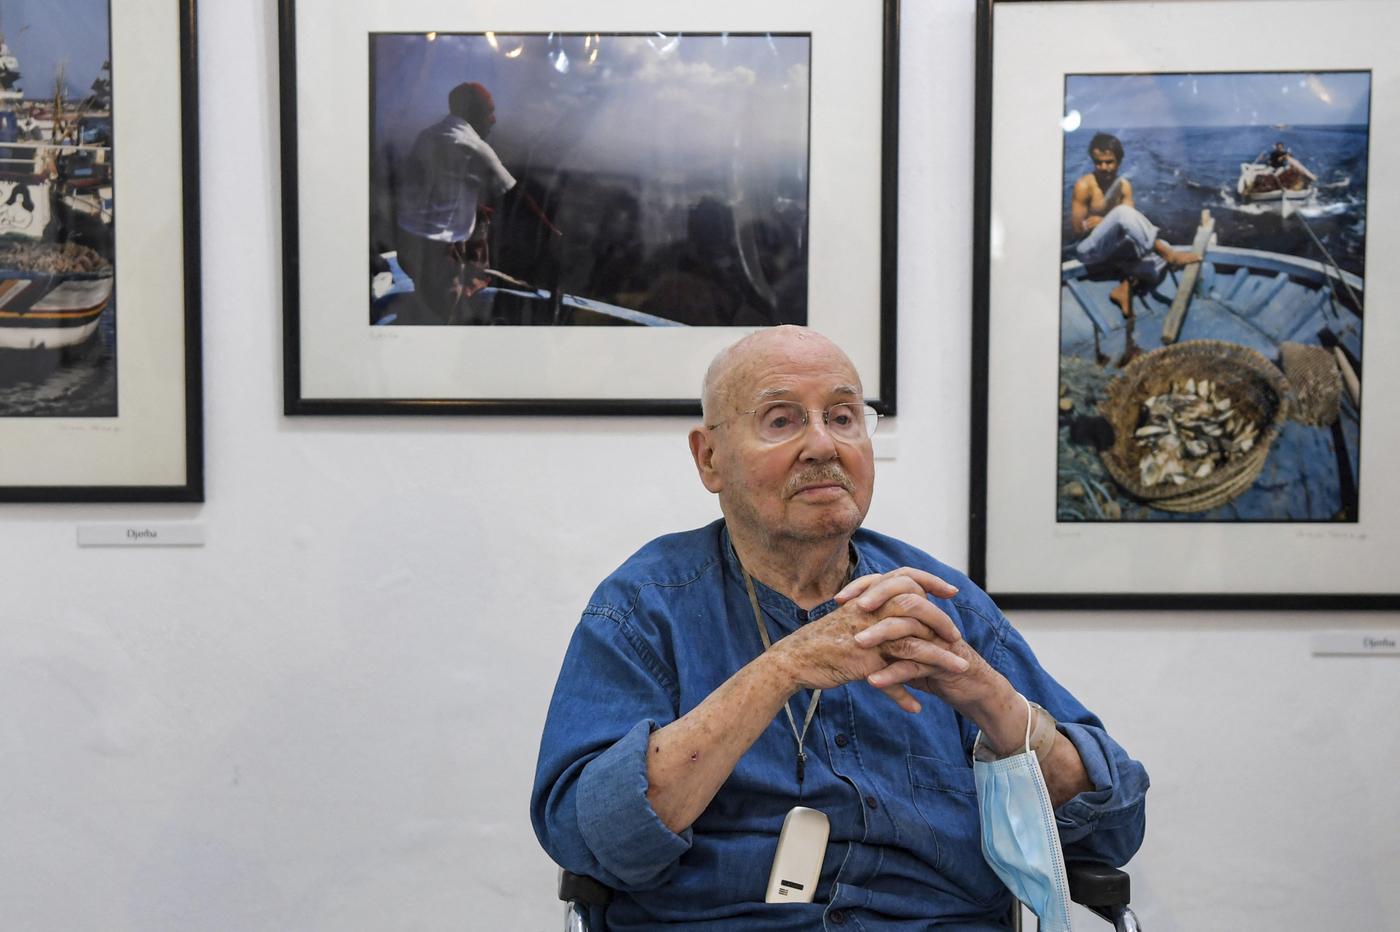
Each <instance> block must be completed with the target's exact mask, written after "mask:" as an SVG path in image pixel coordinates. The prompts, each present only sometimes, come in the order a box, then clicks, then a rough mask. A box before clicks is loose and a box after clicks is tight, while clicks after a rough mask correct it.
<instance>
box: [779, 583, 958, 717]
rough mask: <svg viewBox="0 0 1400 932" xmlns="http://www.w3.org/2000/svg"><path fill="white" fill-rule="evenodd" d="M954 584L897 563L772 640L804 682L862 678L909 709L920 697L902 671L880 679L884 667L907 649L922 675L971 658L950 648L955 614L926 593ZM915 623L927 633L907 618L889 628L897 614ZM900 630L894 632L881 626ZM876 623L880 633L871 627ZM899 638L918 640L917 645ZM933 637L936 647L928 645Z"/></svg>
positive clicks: (814, 684) (815, 684) (823, 685)
mask: <svg viewBox="0 0 1400 932" xmlns="http://www.w3.org/2000/svg"><path fill="white" fill-rule="evenodd" d="M956 591H957V590H956V589H955V588H953V587H952V586H949V585H948V584H947V583H945V582H943V581H942V580H940V579H938V578H937V577H936V576H933V575H931V574H928V573H924V572H922V571H921V570H913V569H909V570H896V571H894V572H892V573H886V574H884V575H882V576H866V577H862V578H861V579H858V580H855V581H854V582H852V583H851V584H850V585H848V586H847V587H846V588H845V589H843V590H842V591H841V592H840V593H838V595H837V601H838V602H840V603H842V604H841V607H840V608H838V609H836V611H834V612H832V613H831V614H829V615H826V616H825V617H823V618H820V619H818V620H817V621H814V622H811V623H809V624H806V625H803V626H802V627H801V628H799V629H798V630H797V631H795V632H793V633H792V634H790V635H788V636H787V637H785V638H783V639H782V640H781V641H778V642H777V643H776V644H774V645H773V649H774V652H775V653H777V655H778V658H779V660H780V662H782V663H783V666H784V669H785V670H786V671H787V674H788V676H790V677H791V678H792V680H793V681H794V682H795V683H796V684H797V685H798V686H799V687H802V688H807V689H830V688H832V687H835V686H841V685H844V684H846V683H850V682H854V681H855V680H861V679H864V680H866V681H867V682H869V683H871V685H873V686H875V687H876V688H877V689H879V690H880V691H881V692H883V693H885V695H887V696H889V697H890V698H891V699H892V700H894V701H895V702H896V703H897V704H898V705H899V706H900V708H902V709H904V710H905V711H908V712H917V711H919V708H920V705H919V702H918V700H917V699H915V698H914V697H913V696H912V695H911V694H910V693H909V691H908V690H907V689H905V688H904V686H903V681H904V679H907V677H905V678H900V677H899V676H895V677H893V678H888V680H880V679H878V678H879V677H880V676H881V675H882V671H885V670H887V669H888V668H889V667H891V665H892V664H894V663H900V662H902V661H903V660H904V658H905V657H906V655H907V656H916V657H917V658H918V661H919V663H920V666H919V669H918V675H920V676H922V675H925V674H926V673H927V672H928V669H929V668H930V667H936V668H939V669H940V670H942V671H946V672H948V673H956V672H959V671H961V670H964V669H966V666H967V661H965V660H964V659H963V658H962V657H960V656H958V654H957V653H956V652H954V651H952V650H950V649H949V647H950V645H951V644H953V643H954V642H956V641H960V639H961V634H960V633H959V632H958V629H957V626H955V625H954V624H953V622H952V620H951V619H950V618H948V616H947V615H945V614H943V612H942V611H941V610H940V609H939V608H938V607H937V606H936V605H934V604H933V603H932V602H930V601H929V600H928V597H927V596H928V593H930V592H932V593H936V594H938V595H942V596H949V595H952V594H953V593H954V592H956ZM901 619H902V620H903V621H906V622H911V623H914V624H917V625H918V626H919V628H920V629H921V630H922V631H923V636H922V637H921V636H920V635H919V634H917V633H916V632H914V631H913V629H912V628H909V627H907V626H905V627H900V628H898V629H891V628H890V625H891V624H896V623H898V622H899V621H900V620H901ZM891 630H898V631H899V633H898V634H896V635H893V636H890V635H888V634H885V633H882V632H888V631H891ZM871 631H875V632H876V634H875V635H873V636H872V635H869V634H868V632H871ZM894 641H899V642H905V641H911V642H912V641H920V642H921V644H920V646H919V648H918V649H917V651H915V649H914V648H913V647H909V646H904V645H903V644H902V643H900V644H893V646H892V643H891V642H894ZM929 645H933V646H932V649H928V646H929Z"/></svg>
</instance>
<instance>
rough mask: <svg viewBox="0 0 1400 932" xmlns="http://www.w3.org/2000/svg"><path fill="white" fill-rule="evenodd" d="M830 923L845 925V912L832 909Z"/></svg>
mask: <svg viewBox="0 0 1400 932" xmlns="http://www.w3.org/2000/svg"><path fill="white" fill-rule="evenodd" d="M831 924H832V925H834V926H843V925H845V924H846V913H845V912H844V911H843V910H839V909H833V910H832V911H831Z"/></svg>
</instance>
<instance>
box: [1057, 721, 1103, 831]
mask: <svg viewBox="0 0 1400 932" xmlns="http://www.w3.org/2000/svg"><path fill="white" fill-rule="evenodd" d="M1060 730H1061V732H1062V733H1063V734H1064V736H1065V737H1066V738H1068V739H1069V740H1070V741H1071V742H1073V743H1074V747H1075V750H1077V751H1078V752H1079V759H1080V760H1082V761H1083V762H1084V773H1085V774H1086V775H1087V776H1088V778H1089V785H1090V786H1091V787H1093V789H1090V790H1086V791H1084V792H1083V793H1080V794H1079V795H1078V796H1075V797H1073V798H1072V799H1069V800H1066V801H1065V803H1064V805H1062V806H1060V808H1059V809H1058V810H1056V812H1055V820H1056V822H1058V823H1059V826H1060V828H1061V829H1074V828H1092V827H1093V826H1094V823H1096V822H1097V821H1098V819H1099V816H1100V815H1101V814H1102V810H1103V809H1104V808H1105V807H1106V806H1109V805H1111V801H1112V799H1113V772H1112V771H1111V770H1110V768H1109V764H1108V758H1107V757H1105V756H1104V752H1103V748H1102V746H1101V745H1100V744H1099V742H1098V740H1097V738H1096V737H1095V736H1094V735H1093V734H1091V733H1090V730H1089V729H1088V728H1086V727H1085V726H1083V725H1079V724H1076V723H1074V722H1067V723H1066V722H1061V723H1060Z"/></svg>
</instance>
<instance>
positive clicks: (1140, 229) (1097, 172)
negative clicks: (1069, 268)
mask: <svg viewBox="0 0 1400 932" xmlns="http://www.w3.org/2000/svg"><path fill="white" fill-rule="evenodd" d="M1089 158H1091V159H1092V160H1093V162H1094V170H1093V171H1091V172H1089V173H1087V174H1085V175H1083V176H1082V177H1080V179H1079V180H1078V181H1076V182H1075V183H1074V193H1073V195H1072V196H1071V199H1070V207H1069V221H1070V227H1071V228H1072V229H1073V230H1074V235H1075V236H1078V237H1083V238H1082V239H1081V240H1080V241H1079V244H1078V245H1077V246H1075V250H1074V251H1075V255H1076V256H1077V257H1078V259H1079V261H1081V262H1083V263H1084V264H1085V265H1086V266H1109V267H1112V268H1114V269H1115V270H1117V271H1118V273H1119V274H1120V275H1121V276H1122V279H1123V280H1122V281H1121V282H1119V283H1118V287H1116V288H1114V289H1113V291H1112V292H1111V293H1110V295H1109V297H1111V298H1112V299H1113V301H1114V303H1115V304H1117V305H1118V306H1119V307H1120V308H1121V309H1122V311H1123V316H1124V317H1132V316H1133V303H1132V302H1133V289H1134V288H1135V287H1137V286H1138V285H1151V284H1155V283H1157V282H1158V281H1160V280H1161V278H1162V276H1163V275H1164V274H1165V273H1166V270H1167V269H1168V268H1173V269H1179V268H1181V267H1183V266H1186V265H1190V264H1191V263H1193V262H1200V261H1201V257H1200V256H1199V255H1197V254H1196V253H1194V252H1177V251H1176V250H1174V249H1172V248H1171V247H1170V246H1168V245H1167V243H1166V241H1165V240H1162V239H1158V238H1157V227H1156V226H1155V225H1153V223H1152V221H1150V220H1148V219H1147V218H1146V217H1144V216H1143V215H1142V213H1141V212H1139V211H1138V209H1137V207H1136V206H1134V204H1133V185H1132V182H1130V181H1128V179H1127V178H1122V177H1120V176H1119V175H1118V168H1119V166H1120V165H1122V164H1123V143H1121V142H1119V141H1118V137H1116V136H1110V135H1109V134H1108V133H1099V134H1097V135H1096V136H1094V138H1093V139H1091V140H1090V141H1089Z"/></svg>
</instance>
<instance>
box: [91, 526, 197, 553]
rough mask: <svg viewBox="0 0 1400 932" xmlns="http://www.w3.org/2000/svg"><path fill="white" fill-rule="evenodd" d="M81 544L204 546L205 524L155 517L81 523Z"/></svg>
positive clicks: (110, 545) (95, 545)
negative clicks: (151, 519)
mask: <svg viewBox="0 0 1400 932" xmlns="http://www.w3.org/2000/svg"><path fill="white" fill-rule="evenodd" d="M78 546H79V547H203V546H204V525H203V524H199V523H194V522H188V521H181V522H169V521H156V522H150V523H144V524H126V523H123V524H117V523H111V524H108V523H104V524H80V525H78Z"/></svg>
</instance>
